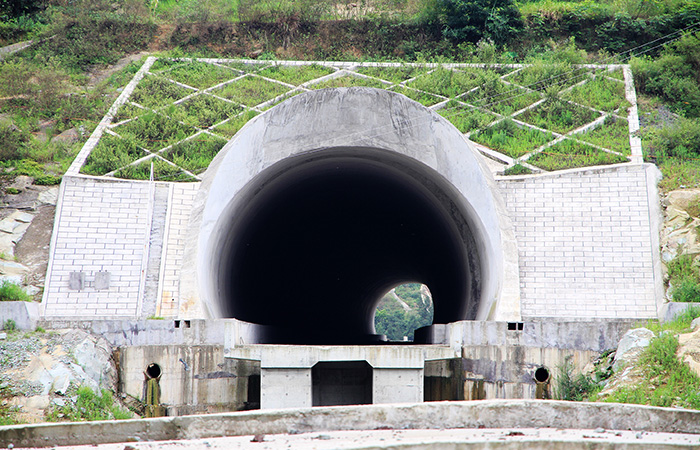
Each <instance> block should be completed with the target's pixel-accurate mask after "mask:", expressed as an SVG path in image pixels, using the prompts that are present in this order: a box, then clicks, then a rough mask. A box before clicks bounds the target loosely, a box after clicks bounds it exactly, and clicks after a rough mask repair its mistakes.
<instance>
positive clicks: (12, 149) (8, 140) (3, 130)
mask: <svg viewBox="0 0 700 450" xmlns="http://www.w3.org/2000/svg"><path fill="white" fill-rule="evenodd" d="M28 143H29V134H28V133H25V132H23V131H22V130H20V129H19V128H17V127H16V126H14V125H12V124H9V123H0V161H13V160H16V159H21V158H22V157H24V155H26V153H27V145H28Z"/></svg>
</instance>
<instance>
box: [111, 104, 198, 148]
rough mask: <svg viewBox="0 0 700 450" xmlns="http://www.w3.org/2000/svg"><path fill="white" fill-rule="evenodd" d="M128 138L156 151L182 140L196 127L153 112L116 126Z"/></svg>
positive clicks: (118, 132)
mask: <svg viewBox="0 0 700 450" xmlns="http://www.w3.org/2000/svg"><path fill="white" fill-rule="evenodd" d="M114 131H115V132H116V133H117V134H119V135H121V136H122V137H124V138H126V139H131V140H133V141H134V142H135V143H137V144H138V145H140V146H142V147H144V148H146V149H147V150H150V151H154V150H158V149H161V148H164V147H167V146H168V145H170V144H174V143H175V142H178V141H181V140H183V139H185V138H186V137H187V136H189V135H191V134H194V132H195V129H194V128H191V127H188V126H186V125H183V124H181V123H179V122H177V121H175V120H173V119H169V118H167V117H164V116H162V115H160V114H156V113H153V112H150V113H147V114H144V115H143V116H141V117H139V118H137V119H135V120H132V121H131V122H129V123H125V124H124V125H119V126H118V127H115V128H114Z"/></svg>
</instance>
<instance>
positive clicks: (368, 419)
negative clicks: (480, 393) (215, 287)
mask: <svg viewBox="0 0 700 450" xmlns="http://www.w3.org/2000/svg"><path fill="white" fill-rule="evenodd" d="M362 430H364V431H365V432H366V433H365V434H362V436H366V437H367V439H368V441H367V442H365V443H363V442H361V441H355V442H352V439H358V436H360V435H358V434H352V433H349V434H348V432H351V431H362ZM388 430H391V431H393V433H392V435H393V436H394V437H396V435H397V434H400V433H407V436H408V437H410V436H409V435H410V434H412V433H409V432H408V430H416V432H415V433H413V434H416V435H417V437H416V438H415V439H406V440H405V442H403V443H400V442H393V440H392V439H388V440H386V441H381V437H378V438H376V439H375V438H374V437H376V435H373V432H377V433H380V434H381V432H382V431H388ZM418 430H423V432H422V434H421V432H419V431H418ZM426 430H427V431H426ZM456 430H458V431H459V433H457V431H456ZM479 430H481V431H479ZM446 432H447V433H448V435H449V436H448V435H445V433H446ZM309 433H314V435H313V436H311V437H310V436H306V437H307V438H308V439H315V440H313V441H312V442H313V445H311V447H313V448H363V449H367V448H387V447H392V448H425V446H428V445H429V446H430V447H431V448H446V449H447V448H450V449H459V448H470V449H474V448H477V449H478V448H513V449H515V448H517V449H529V448H551V449H558V448H566V449H579V448H581V449H583V448H585V449H589V448H626V449H630V448H648V449H665V448H669V449H670V448H674V449H678V448H695V449H697V448H699V447H698V446H700V411H691V410H683V409H672V408H655V407H649V406H640V405H626V404H605V403H576V402H562V401H541V400H485V401H466V402H433V403H420V404H411V405H405V404H402V405H367V406H340V407H321V408H307V409H287V410H271V411H264V412H261V411H248V412H238V413H225V414H211V415H202V416H181V417H163V418H155V419H140V420H121V421H112V422H84V423H56V424H37V425H18V426H6V427H0V447H9V446H10V444H11V445H12V446H14V448H18V447H56V446H75V445H98V444H108V443H120V442H140V443H142V444H143V445H148V446H151V445H153V447H152V448H161V447H162V446H163V444H162V443H156V442H153V443H152V444H148V442H149V441H173V440H201V439H220V438H222V437H235V436H239V437H241V438H239V439H238V441H239V442H240V443H243V442H247V443H248V445H250V444H249V443H250V442H251V441H253V442H261V441H265V439H266V438H265V436H267V440H269V441H270V440H275V439H277V440H278V441H282V440H284V442H285V443H287V445H291V444H292V441H294V440H297V441H298V442H302V441H303V439H302V438H298V439H297V438H294V436H297V435H304V434H309ZM318 433H324V434H318ZM460 433H461V434H460ZM666 433H668V434H666ZM385 434H387V433H385ZM280 435H289V436H287V437H286V438H285V437H284V436H280ZM344 435H345V436H346V439H350V441H348V442H346V444H347V445H346V444H342V445H341V443H342V442H345V441H342V442H341V441H338V440H336V439H341V440H342V438H343V436H344ZM352 436H355V437H354V438H353V437H352ZM373 436H374V437H373ZM421 436H422V437H421ZM470 436H471V438H470ZM243 437H245V439H244V438H243ZM251 438H252V439H251ZM472 438H473V439H472ZM256 439H257V440H256ZM285 439H286V440H285ZM308 439H307V440H308ZM372 439H374V441H376V444H370V442H369V441H370V440H372ZM324 440H328V441H329V442H328V446H326V445H320V444H321V443H320V442H319V441H324ZM382 442H383V443H382ZM280 443H281V442H280ZM544 443H547V445H546V446H543V444H544ZM192 444H193V445H194V446H190V447H189V448H199V447H198V446H199V445H200V443H199V442H194V441H192ZM139 445H141V444H139ZM183 445H184V446H185V448H187V446H188V443H187V442H184V443H178V448H183V447H182V446H183ZM226 445H229V444H226ZM591 445H595V447H591ZM205 447H211V443H209V442H207V443H204V442H202V443H201V448H205ZM109 448H112V447H111V446H110V447H109ZM115 448H116V447H115ZM120 448H123V447H120Z"/></svg>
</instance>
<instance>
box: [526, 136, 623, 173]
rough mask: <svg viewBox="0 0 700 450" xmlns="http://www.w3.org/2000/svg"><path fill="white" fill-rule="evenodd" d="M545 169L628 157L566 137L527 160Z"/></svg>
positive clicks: (599, 163)
mask: <svg viewBox="0 0 700 450" xmlns="http://www.w3.org/2000/svg"><path fill="white" fill-rule="evenodd" d="M527 162H528V163H530V164H533V165H535V166H537V167H541V168H543V169H545V170H562V169H572V168H574V167H587V166H599V165H605V164H615V163H622V162H627V158H625V157H622V156H619V155H614V154H611V153H607V152H604V151H602V150H598V149H597V148H595V147H591V146H590V145H586V144H581V143H579V142H575V141H572V140H570V139H565V140H563V141H561V142H559V143H557V144H555V145H553V146H551V147H549V148H547V149H545V150H544V151H543V152H541V153H538V154H536V155H534V156H533V157H532V158H530V159H528V160H527Z"/></svg>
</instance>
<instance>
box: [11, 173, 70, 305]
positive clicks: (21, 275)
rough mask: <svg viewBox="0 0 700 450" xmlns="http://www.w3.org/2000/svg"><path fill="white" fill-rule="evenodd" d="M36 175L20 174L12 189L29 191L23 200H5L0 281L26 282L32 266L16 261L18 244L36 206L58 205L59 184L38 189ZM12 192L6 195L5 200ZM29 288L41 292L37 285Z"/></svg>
mask: <svg viewBox="0 0 700 450" xmlns="http://www.w3.org/2000/svg"><path fill="white" fill-rule="evenodd" d="M31 183H32V178H31V177H26V176H18V177H16V178H15V180H14V182H13V183H12V184H11V185H10V186H8V188H12V189H16V190H17V192H25V193H27V194H28V195H22V196H21V197H20V200H19V203H17V202H12V203H5V202H3V205H2V207H3V209H4V211H3V215H2V216H0V217H2V219H0V284H2V283H5V282H8V283H14V284H19V285H24V284H25V281H26V278H27V274H28V273H29V272H30V270H29V268H28V267H26V266H25V265H23V264H21V263H19V262H17V261H16V258H15V246H16V245H17V243H18V242H19V241H20V240H21V239H22V237H24V234H25V233H26V231H27V229H28V228H29V227H30V225H31V223H32V220H34V218H35V216H36V214H35V213H34V211H35V210H36V208H38V207H39V206H42V205H54V206H55V205H56V202H57V199H58V187H51V188H47V189H43V187H40V188H41V189H38V188H39V187H36V186H32V185H31ZM9 197H10V195H5V196H4V200H11V199H9ZM25 291H26V292H27V293H28V294H29V295H34V294H36V293H37V292H39V288H38V287H36V286H25Z"/></svg>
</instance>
